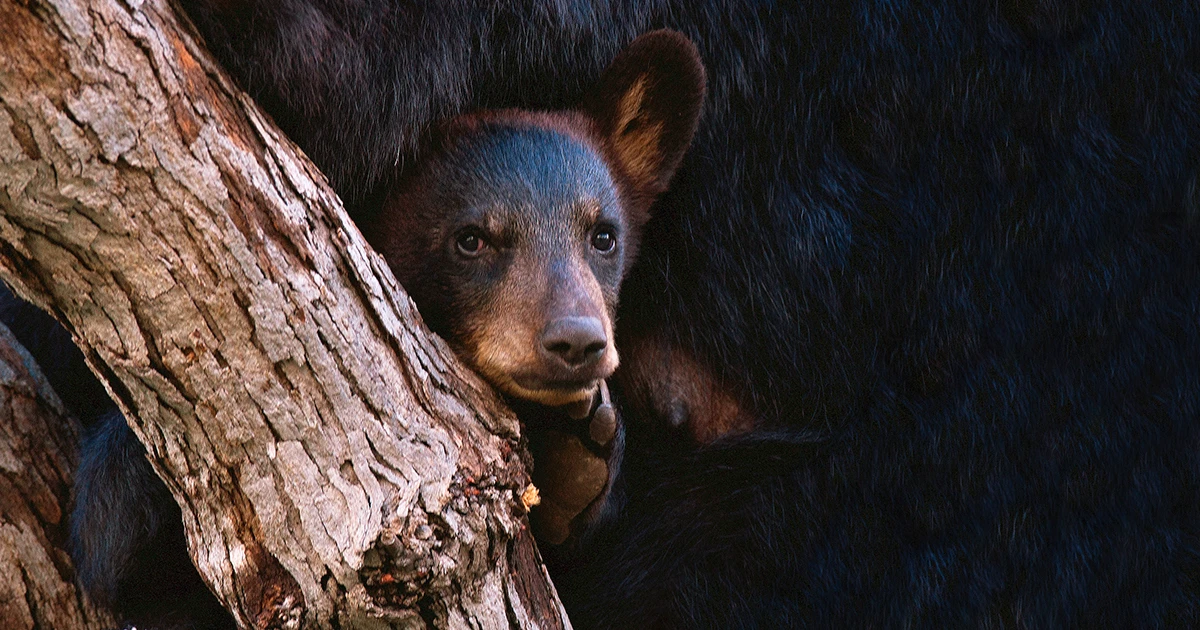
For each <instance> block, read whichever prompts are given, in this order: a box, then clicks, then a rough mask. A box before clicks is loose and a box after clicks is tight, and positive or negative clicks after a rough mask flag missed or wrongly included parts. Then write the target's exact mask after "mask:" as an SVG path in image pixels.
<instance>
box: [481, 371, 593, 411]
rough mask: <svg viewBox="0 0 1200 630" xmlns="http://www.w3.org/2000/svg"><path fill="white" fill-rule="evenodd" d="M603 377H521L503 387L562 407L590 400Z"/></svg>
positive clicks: (510, 393) (533, 400)
mask: <svg viewBox="0 0 1200 630" xmlns="http://www.w3.org/2000/svg"><path fill="white" fill-rule="evenodd" d="M600 380H601V379H598V378H596V379H569V380H561V379H542V378H536V377H521V376H518V377H516V378H513V379H511V380H510V381H509V382H508V383H505V384H504V386H502V387H501V389H503V390H505V392H506V393H508V394H509V395H511V396H516V397H517V398H521V399H524V400H528V401H531V402H536V403H539V404H542V405H546V406H547V407H560V406H563V405H569V404H573V403H577V402H580V401H582V400H589V399H591V398H592V396H594V395H595V394H596V388H597V387H598V386H599V385H600Z"/></svg>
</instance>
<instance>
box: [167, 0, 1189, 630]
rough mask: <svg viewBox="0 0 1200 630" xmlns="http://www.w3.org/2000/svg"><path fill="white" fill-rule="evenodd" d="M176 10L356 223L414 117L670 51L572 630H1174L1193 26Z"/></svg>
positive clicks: (589, 8)
mask: <svg viewBox="0 0 1200 630" xmlns="http://www.w3.org/2000/svg"><path fill="white" fill-rule="evenodd" d="M185 5H186V7H187V9H188V11H189V12H190V13H191V15H192V16H193V17H194V18H195V19H196V21H197V23H198V25H199V27H200V30H201V31H202V32H203V33H204V34H205V36H206V38H207V40H208V43H209V45H210V47H211V48H212V49H213V51H214V52H215V53H216V54H217V56H218V57H219V58H220V59H221V60H222V62H223V63H224V64H225V65H226V67H227V68H229V69H230V70H231V72H233V73H234V74H235V76H237V77H238V79H239V80H240V81H241V82H242V84H243V85H244V86H245V87H246V88H247V90H249V91H250V92H251V94H252V95H254V96H255V97H256V98H257V99H258V100H259V102H261V103H263V105H264V106H265V107H266V108H267V109H268V110H269V111H270V112H271V113H272V115H273V116H275V118H276V120H277V121H278V122H279V123H280V124H281V125H282V126H283V128H284V130H285V131H287V132H288V133H289V134H290V135H291V136H292V137H293V138H294V139H295V140H296V141H297V142H298V143H299V144H300V145H301V146H302V147H303V148H304V149H305V150H306V151H308V153H309V155H310V156H312V157H313V158H314V160H315V161H316V162H317V164H318V165H319V166H320V167H321V168H322V169H324V170H325V172H326V173H327V174H329V176H330V177H331V180H332V181H333V183H334V185H335V187H337V189H338V190H339V191H340V192H341V194H343V195H344V196H345V198H346V200H347V202H348V203H350V204H351V205H352V206H353V207H355V208H357V211H358V212H359V214H360V216H364V217H367V216H369V215H370V213H371V211H372V208H375V207H377V206H378V205H379V204H380V200H381V199H382V196H383V193H382V191H383V190H385V189H386V186H387V185H388V184H389V182H390V181H392V178H393V175H392V174H393V173H395V172H398V173H399V175H397V176H396V177H400V178H402V177H403V176H404V173H405V172H406V171H407V170H408V168H409V167H410V165H412V164H414V163H415V162H416V160H418V156H419V148H420V145H421V139H422V137H423V132H424V131H425V130H426V129H427V128H428V125H429V124H430V123H431V122H432V121H434V120H435V119H441V118H445V117H448V116H451V115H454V114H457V113H459V112H462V111H467V110H470V109H476V108H500V107H526V108H556V107H563V106H565V105H569V104H571V103H573V102H576V101H577V99H579V98H580V97H581V96H582V93H583V89H584V88H585V86H587V85H589V84H590V83H591V82H592V81H594V80H595V78H596V76H598V74H599V72H600V70H601V69H602V68H603V67H604V65H605V64H606V63H607V61H608V60H609V59H611V58H612V57H613V55H614V54H615V53H616V52H617V50H618V49H620V48H621V47H622V46H623V45H625V44H626V43H628V42H629V41H631V40H632V39H633V38H634V37H635V36H636V35H638V34H640V33H642V32H645V31H648V30H651V29H653V28H660V27H669V28H673V29H676V30H679V31H681V32H683V33H684V34H686V35H687V36H688V37H689V38H691V39H692V40H693V41H694V42H696V43H697V45H698V47H699V49H700V53H701V57H702V59H703V61H704V63H705V65H706V66H707V68H708V76H709V96H708V101H707V103H706V108H705V110H706V113H705V118H704V120H703V122H702V124H701V127H700V129H699V131H698V132H697V136H696V140H695V142H694V144H693V148H692V150H691V151H690V152H689V154H688V156H687V157H686V158H685V160H684V163H683V165H682V167H681V169H680V171H679V173H678V174H677V176H676V178H675V180H674V183H673V185H672V187H671V189H670V190H669V191H668V192H667V193H666V194H665V195H664V196H663V197H662V198H661V199H660V201H659V203H658V206H657V209H656V212H655V217H654V218H653V219H652V220H651V221H650V222H649V223H648V224H647V227H646V231H645V235H644V238H645V240H646V242H648V243H653V244H654V245H653V247H649V248H646V249H644V250H643V251H642V254H641V256H640V258H639V262H638V263H637V265H636V266H635V268H634V269H633V270H632V272H631V274H630V276H629V278H628V280H627V282H626V285H625V288H624V290H623V293H622V307H621V310H620V311H619V314H618V315H619V328H618V330H619V338H618V345H619V347H620V349H621V352H622V357H623V360H624V361H625V363H626V365H625V367H624V368H622V370H621V371H620V372H619V374H620V373H626V374H629V375H631V376H626V377H622V383H621V385H622V393H623V394H625V397H624V402H625V405H624V414H625V420H626V428H627V430H628V435H627V439H626V449H627V453H626V456H625V461H624V463H623V470H624V471H625V472H624V474H623V475H622V477H621V478H620V479H619V480H618V481H617V483H616V487H615V488H614V499H615V500H614V501H613V502H612V503H611V505H614V506H618V507H620V508H621V509H620V510H614V512H613V513H612V514H611V515H610V516H611V518H609V519H607V520H603V521H601V522H600V523H599V524H598V525H597V527H596V528H595V529H594V531H592V532H589V534H588V536H587V537H586V538H585V540H584V542H583V549H582V552H581V553H580V554H578V555H577V556H575V557H576V558H577V560H576V561H575V562H574V564H570V563H565V564H564V565H563V566H560V567H558V568H557V570H556V571H555V573H554V576H555V580H556V583H557V584H558V585H559V587H560V593H561V594H562V596H563V598H564V600H565V601H566V603H567V605H568V610H569V611H570V613H571V615H572V619H573V620H574V621H575V623H576V626H577V627H581V628H587V627H613V628H625V627H714V628H715V627H756V626H757V627H794V626H800V625H808V626H834V627H862V626H872V627H905V626H913V627H962V626H967V627H977V626H984V627H1150V628H1153V627H1193V626H1197V625H1200V385H1198V383H1200V324H1198V323H1197V322H1198V321H1200V233H1198V230H1197V228H1196V226H1195V223H1194V220H1193V221H1189V216H1194V215H1195V212H1196V211H1195V207H1196V203H1195V199H1196V193H1195V190H1196V184H1195V182H1196V181H1197V180H1196V173H1197V170H1198V169H1200V107H1197V99H1198V98H1200V97H1198V95H1200V30H1198V29H1197V28H1196V25H1197V24H1200V6H1197V5H1196V4H1195V3H1187V2H1171V1H1168V0H1110V1H1091V0H1074V1H1072V0H1062V1H1058V2H1056V1H1054V0H1041V1H1038V2H1013V1H1009V0H997V1H996V2H950V1H945V0H943V1H936V0H935V1H933V2H923V3H894V2H884V1H883V0H853V1H848V2H836V3H835V2H820V1H814V2H804V3H786V4H785V3H759V4H750V3H736V2H732V1H725V0H708V1H707V2H683V1H682V0H652V1H649V2H636V3H635V2H628V3H625V2H595V3H584V2H572V1H570V0H559V1H556V2H540V1H539V2H498V3H474V2H464V1H461V0H458V1H455V0H448V1H446V2H435V3H425V4H420V5H414V4H409V3H400V2H395V1H394V0H358V1H356V2H347V3H337V2H333V1H332V0H330V1H328V2H325V1H321V2H310V1H308V0H277V1H268V0H263V1H261V2H236V1H235V0H227V1H224V2H215V3H213V4H212V5H205V4H204V3H202V2H199V1H197V0H189V1H187V2H185ZM480 5H483V6H480ZM396 167H398V171H397V170H394V169H395V168H396ZM655 366H658V367H659V369H657V370H655V369H654V367H655ZM656 372H657V373H658V376H659V377H660V378H662V379H663V380H664V382H662V383H654V382H653V379H652V378H651V376H652V375H654V374H655V373H656ZM678 375H684V377H682V378H679V377H678ZM673 425H678V426H679V427H682V429H683V430H680V429H678V428H674V427H673ZM745 431H750V432H749V433H748V434H745V435H742V436H740V437H739V436H736V435H728V433H729V432H735V433H736V432H745ZM723 434H726V435H725V437H721V436H722V435H723ZM714 440H715V441H714ZM697 441H704V442H711V443H710V444H707V445H699V446H698V445H697Z"/></svg>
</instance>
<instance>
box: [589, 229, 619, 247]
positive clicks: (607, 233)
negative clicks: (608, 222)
mask: <svg viewBox="0 0 1200 630" xmlns="http://www.w3.org/2000/svg"><path fill="white" fill-rule="evenodd" d="M616 245H617V233H616V232H615V231H614V230H613V229H612V228H610V227H602V228H599V229H597V230H596V231H595V232H593V233H592V247H594V248H596V251H600V252H610V251H612V248H613V247H616Z"/></svg>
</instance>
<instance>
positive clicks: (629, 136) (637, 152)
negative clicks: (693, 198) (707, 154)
mask: <svg viewBox="0 0 1200 630" xmlns="http://www.w3.org/2000/svg"><path fill="white" fill-rule="evenodd" d="M704 83H705V78H704V65H703V64H702V63H701V62H700V54H699V52H697V51H696V47H695V45H693V44H692V42H691V40H689V39H688V38H687V37H684V36H683V35H682V34H680V33H677V32H675V31H669V30H659V31H652V32H650V33H646V34H645V35H642V36H641V37H638V38H637V39H636V40H634V41H633V43H632V44H630V45H629V46H628V47H626V48H625V50H623V51H621V54H619V55H617V58H616V59H614V60H613V62H612V64H610V65H609V67H608V69H607V70H605V71H604V74H603V76H601V77H600V82H599V83H598V84H597V85H596V87H595V88H593V89H592V90H591V92H590V93H589V94H588V96H587V97H586V98H585V99H584V111H585V113H587V114H588V115H590V116H591V117H592V118H593V119H594V120H595V121H596V123H597V125H598V127H599V131H600V136H601V141H602V143H603V144H604V146H605V149H606V150H607V152H608V154H609V159H611V160H613V161H615V162H616V166H617V167H618V170H619V172H620V173H621V174H622V175H624V176H625V178H626V179H627V180H628V182H629V183H630V184H632V188H633V190H632V192H633V193H634V194H635V196H637V197H641V198H643V200H644V201H647V202H648V201H652V200H653V198H654V197H655V196H657V195H658V194H659V193H661V192H663V191H664V190H666V189H667V185H668V184H669V183H670V182H671V176H672V175H674V174H675V169H677V168H679V163H680V161H682V160H683V154H684V153H685V152H686V151H687V148H688V145H689V144H690V143H691V141H692V135H693V134H694V133H695V132H696V124H697V123H698V122H699V120H700V110H701V108H702V107H703V105H704V91H705V86H704ZM647 197H648V199H645V198H647Z"/></svg>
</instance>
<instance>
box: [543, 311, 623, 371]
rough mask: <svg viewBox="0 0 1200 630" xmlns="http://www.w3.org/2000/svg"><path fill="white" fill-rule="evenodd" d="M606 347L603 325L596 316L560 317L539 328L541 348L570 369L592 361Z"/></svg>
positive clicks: (597, 357)
mask: <svg viewBox="0 0 1200 630" xmlns="http://www.w3.org/2000/svg"><path fill="white" fill-rule="evenodd" d="M606 347H608V338H607V336H606V335H605V334H604V324H602V323H601V322H600V320H599V319H597V318H595V317H560V318H558V319H556V320H554V321H552V322H550V323H549V324H547V325H546V328H545V330H543V331H542V348H544V349H545V350H546V352H547V353H549V354H550V355H552V356H554V357H557V358H558V359H560V360H561V361H563V362H564V363H566V364H567V365H568V366H570V367H573V368H578V367H582V366H584V365H586V364H589V363H594V362H595V361H596V360H598V359H599V358H600V357H601V355H603V354H604V349H605V348H606Z"/></svg>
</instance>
